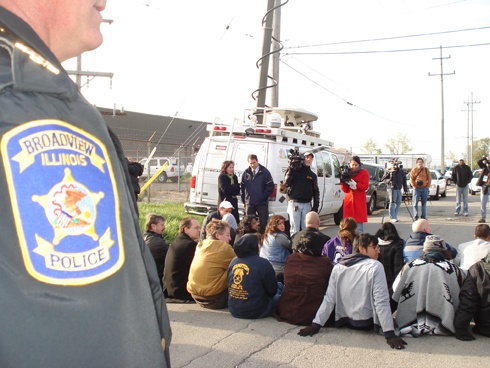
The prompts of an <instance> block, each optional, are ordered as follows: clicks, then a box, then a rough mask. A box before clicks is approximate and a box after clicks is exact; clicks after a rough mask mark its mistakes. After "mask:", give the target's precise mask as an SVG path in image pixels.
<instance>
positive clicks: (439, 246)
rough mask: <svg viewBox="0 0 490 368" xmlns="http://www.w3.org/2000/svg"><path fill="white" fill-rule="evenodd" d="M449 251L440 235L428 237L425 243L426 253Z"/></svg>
mask: <svg viewBox="0 0 490 368" xmlns="http://www.w3.org/2000/svg"><path fill="white" fill-rule="evenodd" d="M445 250H447V245H446V242H445V241H444V239H443V238H441V237H440V236H439V235H427V237H426V238H425V242H424V252H426V253H428V252H444V251H445Z"/></svg>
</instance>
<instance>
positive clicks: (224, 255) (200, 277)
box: [187, 219, 235, 309]
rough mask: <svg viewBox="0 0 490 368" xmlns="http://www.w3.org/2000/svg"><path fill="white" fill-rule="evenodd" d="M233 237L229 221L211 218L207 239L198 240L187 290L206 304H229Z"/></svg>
mask: <svg viewBox="0 0 490 368" xmlns="http://www.w3.org/2000/svg"><path fill="white" fill-rule="evenodd" d="M230 240H231V238H230V225H229V224H228V223H227V222H226V221H221V220H217V219H212V221H211V222H210V223H208V225H207V226H206V239H204V240H203V241H200V242H199V244H197V247H196V254H195V255H194V259H193V260H192V264H191V269H190V272H189V281H188V282H187V291H188V292H189V293H190V294H191V295H192V297H193V298H194V300H195V301H196V303H198V304H199V305H200V306H201V307H203V308H209V309H222V308H226V307H227V306H228V278H227V270H228V266H229V265H230V262H231V261H232V260H233V258H235V252H234V251H233V248H232V247H231V245H230V244H229V243H230Z"/></svg>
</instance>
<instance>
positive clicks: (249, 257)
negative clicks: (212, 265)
mask: <svg viewBox="0 0 490 368" xmlns="http://www.w3.org/2000/svg"><path fill="white" fill-rule="evenodd" d="M233 250H234V251H235V254H236V255H237V256H236V258H235V259H234V260H233V261H231V263H230V266H229V267H228V295H229V296H228V308H229V309H230V313H231V315H232V316H233V317H236V318H254V319H255V318H265V317H268V316H270V315H271V313H272V310H273V309H274V307H275V306H276V303H277V300H278V299H279V296H280V292H279V293H277V288H278V284H277V281H276V273H275V272H274V269H273V268H272V265H271V264H270V262H269V261H268V260H267V259H264V258H261V257H259V237H258V236H257V235H256V234H246V235H244V236H242V237H241V238H240V240H239V241H238V242H237V243H236V244H235V245H234V246H233Z"/></svg>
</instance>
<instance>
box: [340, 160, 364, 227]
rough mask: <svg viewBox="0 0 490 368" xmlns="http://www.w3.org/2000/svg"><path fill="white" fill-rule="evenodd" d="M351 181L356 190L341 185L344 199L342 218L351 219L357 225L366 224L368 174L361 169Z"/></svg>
mask: <svg viewBox="0 0 490 368" xmlns="http://www.w3.org/2000/svg"><path fill="white" fill-rule="evenodd" d="M352 179H353V180H354V181H355V182H356V183H357V189H356V190H352V189H351V188H350V187H349V186H348V185H346V184H341V188H342V191H343V192H344V193H345V197H344V218H346V217H352V218H354V219H355V220H356V222H358V223H364V222H367V205H366V190H367V189H368V187H369V173H368V172H367V171H366V170H364V169H361V170H359V171H358V172H357V175H355V176H353V177H352Z"/></svg>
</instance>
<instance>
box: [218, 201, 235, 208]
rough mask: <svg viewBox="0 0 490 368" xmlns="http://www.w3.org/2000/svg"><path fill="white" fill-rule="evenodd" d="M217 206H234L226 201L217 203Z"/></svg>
mask: <svg viewBox="0 0 490 368" xmlns="http://www.w3.org/2000/svg"><path fill="white" fill-rule="evenodd" d="M219 208H235V207H233V205H232V204H231V203H230V202H228V201H223V202H221V203H220V204H219Z"/></svg>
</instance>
